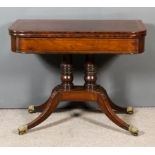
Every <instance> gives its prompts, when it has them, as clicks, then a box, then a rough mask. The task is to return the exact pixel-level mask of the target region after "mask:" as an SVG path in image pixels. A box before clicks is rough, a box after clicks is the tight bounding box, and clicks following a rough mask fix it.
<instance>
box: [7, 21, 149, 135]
mask: <svg viewBox="0 0 155 155" xmlns="http://www.w3.org/2000/svg"><path fill="white" fill-rule="evenodd" d="M9 33H10V35H11V47H12V51H14V52H20V53H33V54H44V53H46V54H55V53H57V54H63V60H62V63H61V65H60V66H61V77H60V79H61V84H60V85H58V86H56V87H55V88H54V89H53V91H52V93H51V96H50V97H49V99H48V100H47V101H46V102H45V103H43V104H41V105H39V106H31V108H29V112H30V113H33V112H41V114H40V115H39V116H38V117H37V118H36V119H35V120H33V121H32V122H30V123H28V124H26V126H24V129H23V128H22V129H21V128H20V129H19V134H22V133H24V132H25V131H26V129H31V128H33V127H35V126H37V125H38V124H40V123H41V122H43V121H44V120H45V119H47V118H48V117H49V116H50V114H51V113H52V112H53V111H54V110H55V109H56V107H57V105H58V104H59V102H60V101H93V102H96V103H98V105H99V106H100V108H101V110H102V111H103V112H104V113H105V114H106V116H107V117H108V118H109V119H110V120H111V121H113V122H114V123H115V124H116V125H118V126H119V127H121V128H123V129H125V130H129V131H130V132H131V133H132V134H134V135H137V134H138V130H137V129H135V128H134V127H132V126H131V125H129V124H128V123H126V122H124V121H123V120H122V119H121V118H119V117H118V116H117V115H116V113H115V111H119V112H124V113H128V114H131V113H133V110H132V108H131V107H129V108H126V107H120V106H118V105H116V104H115V103H113V102H112V101H111V99H110V98H109V96H108V94H107V92H106V90H105V89H104V88H103V87H101V86H100V85H97V84H96V81H97V76H96V66H95V62H94V57H93V54H106V53H107V54H109V53H111V54H136V53H141V52H143V51H144V38H145V35H146V29H145V26H144V24H143V23H142V22H141V21H140V20H17V21H16V22H15V23H14V24H13V25H12V26H11V27H10V28H9ZM71 54H85V55H86V59H85V63H84V70H85V72H84V85H83V86H75V85H74V84H73V79H74V78H73V66H72V55H71Z"/></svg>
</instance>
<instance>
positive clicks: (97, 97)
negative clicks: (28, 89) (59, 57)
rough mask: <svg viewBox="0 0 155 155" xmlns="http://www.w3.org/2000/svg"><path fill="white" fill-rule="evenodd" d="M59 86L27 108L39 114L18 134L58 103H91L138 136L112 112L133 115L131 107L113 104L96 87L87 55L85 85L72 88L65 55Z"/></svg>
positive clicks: (52, 109) (70, 68)
mask: <svg viewBox="0 0 155 155" xmlns="http://www.w3.org/2000/svg"><path fill="white" fill-rule="evenodd" d="M61 69H62V73H61V81H62V83H61V85H58V86H57V87H55V88H54V89H53V91H52V94H51V96H50V97H49V99H48V100H47V101H46V102H45V103H43V104H41V105H39V106H34V105H31V106H29V108H28V111H29V113H34V112H41V114H40V115H39V116H38V117H37V118H36V119H35V120H33V121H32V122H30V123H28V124H26V125H24V126H22V127H20V128H19V129H18V131H19V134H24V133H26V131H27V130H28V129H31V128H33V127H35V126H37V125H38V124H40V123H41V122H43V121H44V120H45V119H47V118H48V117H49V116H50V114H51V113H52V112H53V111H54V110H55V109H56V107H57V105H58V103H59V102H60V101H93V102H96V103H98V104H99V106H100V108H101V110H102V111H103V112H104V113H105V114H106V116H107V117H108V118H109V119H110V120H111V121H113V122H114V123H115V124H116V125H118V126H119V127H121V128H123V129H125V130H128V131H130V132H131V133H132V134H133V135H138V130H137V129H136V128H135V127H133V126H131V125H129V124H127V123H126V122H124V121H123V120H122V119H120V118H119V117H118V116H117V115H116V113H115V112H114V111H119V112H123V113H127V114H132V113H133V108H132V107H127V108H123V107H120V106H118V105H116V104H114V103H113V102H112V101H111V100H110V98H109V97H108V95H107V92H106V91H105V89H104V88H103V87H101V86H99V85H96V80H97V76H96V67H95V65H94V61H93V56H91V55H87V56H86V60H85V76H84V80H85V84H84V86H74V84H73V72H72V60H71V55H65V56H64V57H63V62H62V64H61Z"/></svg>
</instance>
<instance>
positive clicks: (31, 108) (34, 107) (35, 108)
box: [28, 98, 50, 113]
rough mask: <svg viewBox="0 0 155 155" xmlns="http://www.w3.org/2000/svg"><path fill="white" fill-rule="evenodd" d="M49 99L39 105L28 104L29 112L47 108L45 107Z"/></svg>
mask: <svg viewBox="0 0 155 155" xmlns="http://www.w3.org/2000/svg"><path fill="white" fill-rule="evenodd" d="M49 99H50V98H49ZM49 99H48V100H47V101H45V102H44V103H43V104H41V105H38V106H34V105H30V106H28V112H29V113H36V112H42V111H43V110H44V109H45V107H46V106H47V103H48V101H49Z"/></svg>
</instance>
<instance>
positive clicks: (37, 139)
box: [0, 107, 155, 146]
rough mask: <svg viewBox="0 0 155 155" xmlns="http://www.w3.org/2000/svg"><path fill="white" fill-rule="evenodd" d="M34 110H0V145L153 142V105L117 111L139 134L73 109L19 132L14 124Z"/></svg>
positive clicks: (104, 119) (20, 123)
mask: <svg viewBox="0 0 155 155" xmlns="http://www.w3.org/2000/svg"><path fill="white" fill-rule="evenodd" d="M37 115H38V114H28V113H27V110H26V109H23V110H21V109H14V110H12V109H6V110H5V109H1V110H0V120H1V125H0V146H155V107H154V108H151V107H150V108H136V109H135V114H133V115H126V114H119V116H120V117H121V118H123V119H124V120H126V121H128V122H129V123H130V124H134V125H135V126H137V127H138V128H139V130H140V133H139V136H136V137H135V136H132V135H130V133H129V132H127V131H125V130H123V129H121V128H119V127H117V126H116V125H115V124H113V123H112V122H111V121H109V119H108V118H107V117H106V116H105V115H103V114H101V113H98V112H88V111H84V110H81V109H73V110H68V111H64V112H55V113H53V114H52V115H51V117H49V118H48V119H47V120H46V121H45V122H44V123H43V124H41V125H40V126H38V127H36V128H34V129H32V130H31V131H29V132H28V133H27V134H25V135H22V136H19V135H18V134H17V131H16V128H18V127H19V126H20V125H23V124H24V123H25V122H28V121H30V120H33V119H34V118H35V117H36V116H37Z"/></svg>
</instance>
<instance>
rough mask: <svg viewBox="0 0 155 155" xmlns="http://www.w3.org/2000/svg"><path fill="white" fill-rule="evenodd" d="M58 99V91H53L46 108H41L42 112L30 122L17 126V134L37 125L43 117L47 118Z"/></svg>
mask: <svg viewBox="0 0 155 155" xmlns="http://www.w3.org/2000/svg"><path fill="white" fill-rule="evenodd" d="M59 99H60V95H59V92H54V93H53V94H52V95H51V97H50V98H49V100H48V102H47V105H46V108H45V109H44V110H43V112H42V113H41V114H40V115H39V116H38V117H37V118H36V119H35V120H33V121H32V122H30V123H28V124H26V125H24V126H21V127H20V128H18V133H19V135H21V134H24V133H26V132H27V130H28V129H31V128H33V127H35V126H37V125H39V124H40V123H42V122H43V121H44V120H45V119H47V118H48V117H49V116H50V114H51V113H52V112H53V111H54V110H55V109H56V107H57V105H58V102H59Z"/></svg>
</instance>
